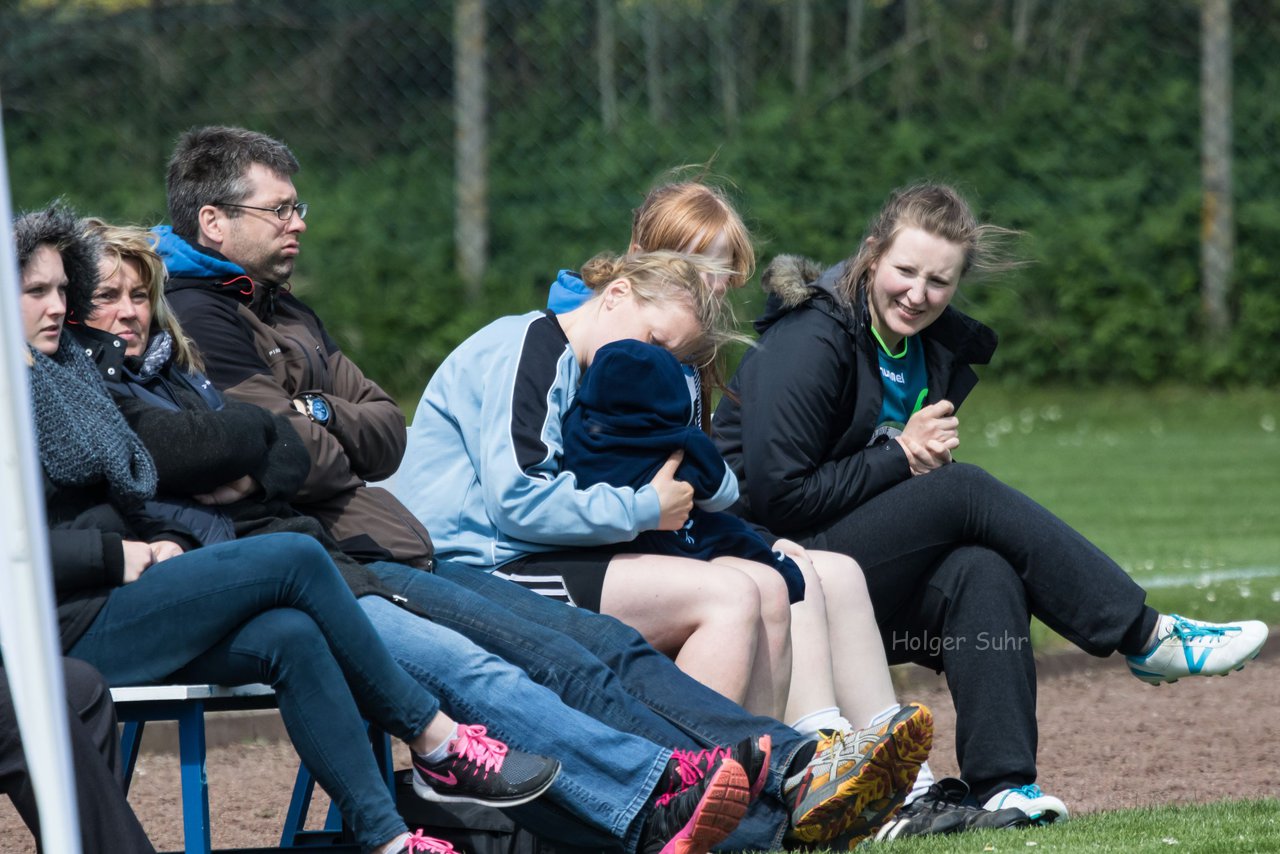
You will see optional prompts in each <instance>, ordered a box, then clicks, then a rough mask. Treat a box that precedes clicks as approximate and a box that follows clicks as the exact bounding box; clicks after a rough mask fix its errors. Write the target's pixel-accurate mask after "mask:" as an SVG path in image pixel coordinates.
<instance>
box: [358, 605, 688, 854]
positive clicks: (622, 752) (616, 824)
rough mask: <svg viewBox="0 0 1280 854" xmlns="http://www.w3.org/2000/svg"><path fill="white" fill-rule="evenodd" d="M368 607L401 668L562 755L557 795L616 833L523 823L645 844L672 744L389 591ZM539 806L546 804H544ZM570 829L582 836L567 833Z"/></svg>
mask: <svg viewBox="0 0 1280 854" xmlns="http://www.w3.org/2000/svg"><path fill="white" fill-rule="evenodd" d="M359 601H360V607H362V608H363V609H364V612H365V614H366V615H368V617H369V621H370V622H371V623H373V627H374V628H375V629H376V630H377V632H378V634H379V635H381V636H382V640H383V642H384V643H385V644H386V645H387V649H388V650H390V652H391V656H392V658H394V659H395V660H396V661H397V662H398V663H399V664H400V666H401V667H403V668H404V669H405V670H407V671H408V672H409V674H410V675H411V676H413V677H414V678H415V679H417V680H418V682H419V683H420V684H421V685H422V686H423V687H424V688H426V689H427V690H428V691H430V692H432V693H433V694H435V695H436V696H438V697H439V698H440V700H441V702H442V703H443V704H444V706H445V708H446V710H447V711H448V712H449V714H450V715H452V716H453V717H454V718H455V719H457V720H459V721H466V722H480V723H483V724H484V725H485V726H486V728H487V729H488V730H489V732H490V733H491V734H492V735H493V736H494V737H495V738H498V739H501V740H502V741H504V742H506V743H507V744H509V745H511V746H512V747H515V748H518V749H520V750H524V751H528V752H530V753H541V754H544V755H547V756H554V757H555V758H557V759H559V760H560V764H561V771H560V776H559V777H558V778H556V782H555V783H554V784H552V787H551V790H550V791H549V792H548V796H549V797H551V798H553V799H554V800H555V801H556V802H557V803H558V804H559V805H560V806H561V807H563V808H564V809H565V810H566V811H567V812H569V813H570V814H571V815H572V816H574V817H576V818H577V819H578V820H579V821H581V822H583V823H585V824H587V825H588V826H590V827H595V828H599V829H601V830H603V831H605V832H606V833H607V834H608V837H612V838H611V839H610V838H608V837H605V838H601V837H600V836H599V835H598V834H596V835H589V836H583V835H581V834H578V833H573V831H574V829H572V828H566V827H564V826H563V824H564V819H563V814H561V813H560V811H558V810H555V811H551V812H550V813H548V812H547V811H545V810H542V809H535V810H526V811H525V813H524V814H523V815H522V816H521V819H522V823H524V824H526V825H528V826H529V827H530V829H532V830H535V831H537V832H539V833H543V834H545V835H547V836H549V837H551V838H555V839H558V840H559V841H561V842H567V843H570V844H574V845H579V846H582V847H592V846H600V845H616V844H617V841H618V840H622V841H623V842H624V844H625V846H626V850H628V851H632V850H634V849H635V843H636V841H637V840H638V838H639V831H640V823H639V822H636V821H635V819H636V817H637V815H638V814H639V813H640V810H641V808H643V807H644V805H645V803H646V802H647V801H648V799H649V796H650V795H651V794H653V791H654V789H655V788H656V787H657V785H658V781H659V779H660V778H661V777H662V772H663V771H664V770H665V769H666V766H667V761H668V760H669V759H670V758H671V751H670V750H665V749H663V748H660V747H658V746H657V745H656V744H654V743H652V742H650V741H646V740H645V739H643V738H640V737H639V736H635V735H628V734H626V733H623V732H618V731H617V730H614V729H610V728H609V727H607V726H605V725H604V724H602V723H600V722H599V721H597V720H595V719H594V718H590V717H588V716H586V715H584V714H583V713H581V712H579V711H577V710H575V709H571V708H569V707H567V706H565V705H564V703H562V702H561V701H560V698H559V697H557V696H556V695H555V694H554V693H552V692H551V691H550V690H548V689H547V688H544V687H543V686H541V685H538V684H536V683H534V682H532V681H530V679H529V677H528V676H527V675H525V673H524V671H522V670H520V668H518V667H516V666H514V665H512V664H508V663H507V662H505V661H503V660H502V659H500V658H498V657H497V656H495V655H493V654H491V653H488V652H486V651H485V650H483V649H481V648H480V647H479V646H477V645H476V644H474V643H472V642H471V641H469V640H467V639H466V638H465V637H463V636H462V635H460V634H458V633H457V632H455V631H453V630H452V629H449V628H445V627H444V626H442V625H440V624H438V623H434V622H432V621H431V620H427V619H423V618H422V617H419V616H417V615H416V614H413V613H411V612H409V611H406V610H405V609H403V608H400V607H398V606H397V605H394V604H392V603H391V602H390V601H388V600H386V599H383V598H381V597H379V596H364V597H361V598H360V600H359ZM529 806H530V807H534V806H541V804H540V801H534V802H533V803H532V804H530V805H529ZM566 831H567V832H569V833H573V835H572V836H569V837H568V838H566V835H567V834H566Z"/></svg>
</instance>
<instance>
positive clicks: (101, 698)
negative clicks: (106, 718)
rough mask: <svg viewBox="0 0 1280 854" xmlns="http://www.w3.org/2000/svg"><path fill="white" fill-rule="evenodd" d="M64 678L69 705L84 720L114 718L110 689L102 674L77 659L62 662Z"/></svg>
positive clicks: (66, 659) (65, 659)
mask: <svg viewBox="0 0 1280 854" xmlns="http://www.w3.org/2000/svg"><path fill="white" fill-rule="evenodd" d="M62 676H63V681H64V683H65V687H66V692H67V705H69V706H71V708H73V709H75V710H76V714H77V715H79V716H80V718H81V719H82V720H88V719H90V718H93V717H97V716H98V715H101V714H104V713H105V714H107V715H111V716H113V717H112V719H113V720H114V714H115V710H114V708H113V707H112V705H111V702H110V697H111V693H110V689H109V688H108V687H107V681H106V680H105V679H103V678H102V674H101V673H99V672H98V671H97V670H95V669H94V668H93V666H92V665H90V664H88V663H87V662H84V661H80V660H79V659H75V658H64V659H63V660H62Z"/></svg>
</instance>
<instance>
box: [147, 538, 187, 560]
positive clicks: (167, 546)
mask: <svg viewBox="0 0 1280 854" xmlns="http://www.w3.org/2000/svg"><path fill="white" fill-rule="evenodd" d="M148 546H149V547H150V549H151V562H152V564H153V565H154V564H157V563H160V562H161V561H164V560H168V559H169V558H171V557H177V556H178V555H180V554H182V546H180V545H178V544H177V543H175V542H173V541H172V540H156V541H155V542H154V543H148Z"/></svg>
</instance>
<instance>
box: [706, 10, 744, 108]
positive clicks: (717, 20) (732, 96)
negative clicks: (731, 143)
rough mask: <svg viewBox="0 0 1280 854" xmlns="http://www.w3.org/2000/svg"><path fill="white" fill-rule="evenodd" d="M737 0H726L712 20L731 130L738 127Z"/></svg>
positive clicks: (722, 105)
mask: <svg viewBox="0 0 1280 854" xmlns="http://www.w3.org/2000/svg"><path fill="white" fill-rule="evenodd" d="M737 11H738V4H737V0H726V2H724V3H722V4H721V5H720V8H719V9H717V10H716V13H715V15H714V17H713V18H712V20H711V42H712V44H713V45H715V55H716V56H715V61H716V76H717V77H718V78H719V82H720V109H721V111H722V112H723V113H724V126H725V127H726V128H728V129H729V130H730V131H732V130H735V129H736V128H737V127H738V63H737V54H736V53H735V41H736V40H735V39H734V38H733V21H734V14H735V13H736V12H737Z"/></svg>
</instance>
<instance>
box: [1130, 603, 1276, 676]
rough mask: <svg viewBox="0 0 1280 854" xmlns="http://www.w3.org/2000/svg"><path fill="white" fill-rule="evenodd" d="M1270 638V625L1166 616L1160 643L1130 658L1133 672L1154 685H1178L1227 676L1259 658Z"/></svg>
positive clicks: (1160, 626) (1158, 627)
mask: <svg viewBox="0 0 1280 854" xmlns="http://www.w3.org/2000/svg"><path fill="white" fill-rule="evenodd" d="M1266 639H1267V624H1266V623H1263V622H1261V621H1260V620H1245V621H1243V622H1240V623H1206V622H1204V621H1202V620H1189V619H1187V618H1186V617H1180V616H1178V615H1177V614H1163V615H1161V617H1160V622H1159V623H1158V624H1157V625H1156V642H1155V646H1153V647H1152V648H1151V649H1150V650H1148V651H1147V652H1146V653H1144V654H1142V655H1128V656H1125V660H1126V661H1127V662H1128V663H1129V672H1130V673H1132V674H1133V675H1134V676H1136V677H1138V678H1139V679H1141V680H1142V681H1143V682H1149V683H1151V684H1152V685H1159V684H1160V683H1161V682H1177V681H1178V680H1179V679H1181V678H1182V677H1183V676H1226V675H1227V674H1228V673H1230V672H1231V671H1233V670H1240V669H1241V668H1243V667H1244V665H1245V663H1246V662H1248V661H1251V660H1253V659H1255V658H1257V657H1258V651H1259V650H1261V649H1262V644H1263V642H1264V641H1266Z"/></svg>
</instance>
